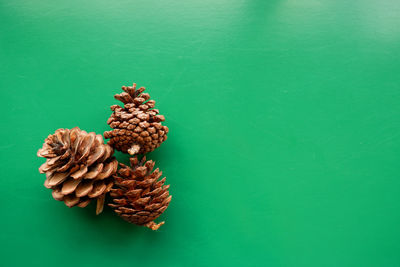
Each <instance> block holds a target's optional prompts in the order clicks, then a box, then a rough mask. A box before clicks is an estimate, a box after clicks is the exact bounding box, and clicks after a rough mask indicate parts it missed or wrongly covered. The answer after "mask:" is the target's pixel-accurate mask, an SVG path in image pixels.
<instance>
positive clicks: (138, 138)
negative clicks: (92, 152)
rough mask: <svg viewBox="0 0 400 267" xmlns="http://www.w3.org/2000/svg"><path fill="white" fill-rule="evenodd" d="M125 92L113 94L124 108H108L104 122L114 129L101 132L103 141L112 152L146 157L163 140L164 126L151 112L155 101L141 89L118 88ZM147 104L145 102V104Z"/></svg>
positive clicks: (116, 106) (156, 110)
mask: <svg viewBox="0 0 400 267" xmlns="http://www.w3.org/2000/svg"><path fill="white" fill-rule="evenodd" d="M122 90H124V91H125V92H123V93H121V94H117V95H115V96H114V97H115V99H117V100H119V101H121V102H122V103H124V107H123V108H122V107H121V106H118V105H113V106H111V110H112V111H113V114H112V115H111V116H110V118H109V119H108V121H107V123H108V124H109V125H110V126H111V128H113V129H114V130H111V131H106V132H104V138H106V139H110V140H109V141H108V144H109V145H111V146H112V147H114V148H115V149H117V150H119V151H122V152H124V153H127V152H128V153H129V154H131V155H135V154H137V153H139V154H146V153H148V152H151V151H153V150H154V149H156V148H157V147H159V146H160V145H161V143H162V142H164V141H165V140H166V139H167V133H168V127H167V126H163V125H162V124H161V122H162V121H164V120H165V118H164V116H163V115H158V113H159V111H158V109H154V106H155V101H154V100H149V99H150V95H149V94H147V93H143V91H144V90H145V88H144V87H140V88H139V89H137V90H136V84H135V83H134V84H133V86H128V87H126V86H122ZM146 101H147V102H146Z"/></svg>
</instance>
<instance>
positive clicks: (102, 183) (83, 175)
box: [37, 127, 118, 214]
mask: <svg viewBox="0 0 400 267" xmlns="http://www.w3.org/2000/svg"><path fill="white" fill-rule="evenodd" d="M113 153H114V151H113V149H112V148H111V147H110V146H109V145H106V144H104V141H103V137H102V136H101V135H99V134H98V135H96V134H95V133H93V132H92V133H87V132H85V131H82V130H81V129H79V128H78V127H75V128H73V129H71V130H69V129H58V130H57V131H56V132H55V133H54V134H52V135H49V136H48V137H47V138H46V140H45V142H44V144H43V147H42V148H41V149H39V151H38V152H37V155H38V156H39V157H43V158H47V160H46V163H44V164H43V165H42V166H40V168H39V172H40V173H45V174H46V181H45V183H44V186H45V187H47V188H49V189H52V190H53V197H54V199H56V200H59V201H64V203H65V205H67V206H68V207H73V206H78V207H82V208H83V207H86V206H87V205H88V204H89V202H90V201H91V200H92V199H97V209H96V213H97V214H99V213H100V212H101V211H102V209H103V204H104V196H105V194H106V193H107V192H109V191H110V190H111V187H112V185H113V177H112V176H113V175H114V174H115V173H116V171H117V168H118V162H117V160H116V159H115V158H114V157H113V156H112V155H113Z"/></svg>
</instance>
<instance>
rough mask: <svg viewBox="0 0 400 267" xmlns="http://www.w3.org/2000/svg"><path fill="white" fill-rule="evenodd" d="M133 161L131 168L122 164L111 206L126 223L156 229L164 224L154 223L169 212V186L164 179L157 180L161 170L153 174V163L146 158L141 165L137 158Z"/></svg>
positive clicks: (113, 189)
mask: <svg viewBox="0 0 400 267" xmlns="http://www.w3.org/2000/svg"><path fill="white" fill-rule="evenodd" d="M130 161H131V167H132V168H130V167H129V166H126V165H124V164H122V163H120V166H121V169H120V170H119V171H118V173H119V175H114V177H115V184H114V186H113V188H112V189H111V193H110V196H111V198H112V200H113V202H114V204H108V205H109V206H110V207H112V208H114V211H115V212H116V213H117V214H118V215H119V216H121V217H122V218H123V219H124V220H126V221H128V222H130V223H134V224H137V225H142V226H146V227H148V228H150V229H152V230H157V229H158V228H160V226H161V225H163V224H164V222H161V223H159V224H156V223H155V222H154V220H155V219H156V218H157V217H158V216H160V215H161V214H162V213H163V212H164V211H165V210H166V209H167V207H168V205H169V203H170V201H171V198H172V196H170V195H169V191H168V189H169V185H164V183H165V177H164V178H163V179H161V180H160V181H158V178H160V177H161V175H162V172H161V171H160V170H159V169H158V168H157V169H156V170H154V171H152V170H153V168H154V162H153V161H151V160H149V161H146V156H143V158H142V160H141V161H140V162H139V160H138V158H137V157H136V156H135V157H133V158H131V159H130Z"/></svg>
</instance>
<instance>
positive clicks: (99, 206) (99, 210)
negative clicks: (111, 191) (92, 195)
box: [96, 194, 106, 215]
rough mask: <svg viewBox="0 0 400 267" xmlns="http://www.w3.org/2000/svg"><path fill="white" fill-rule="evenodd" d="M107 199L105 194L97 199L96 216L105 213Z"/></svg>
mask: <svg viewBox="0 0 400 267" xmlns="http://www.w3.org/2000/svg"><path fill="white" fill-rule="evenodd" d="M105 197H106V195H104V194H103V195H101V196H99V197H98V198H97V206H96V215H99V214H100V213H102V212H103V207H104V199H105Z"/></svg>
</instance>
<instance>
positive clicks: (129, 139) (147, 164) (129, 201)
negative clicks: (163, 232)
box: [37, 84, 171, 230]
mask: <svg viewBox="0 0 400 267" xmlns="http://www.w3.org/2000/svg"><path fill="white" fill-rule="evenodd" d="M122 90H124V92H122V93H121V94H117V95H115V96H114V97H115V98H116V99H117V100H119V101H121V102H122V103H123V106H122V105H121V106H118V105H113V106H111V110H112V111H113V113H112V114H111V116H110V118H109V119H108V122H107V123H108V124H109V125H110V127H111V128H113V130H111V131H106V132H104V138H105V139H109V141H108V143H107V144H104V141H103V136H102V135H99V134H95V133H93V132H91V133H87V132H85V131H83V130H81V129H79V128H78V127H75V128H73V129H58V130H56V132H55V133H54V134H51V135H49V136H48V137H47V138H46V140H45V142H44V144H43V147H42V148H41V149H39V151H38V152H37V155H38V156H39V157H43V158H46V162H45V163H44V164H43V165H42V166H40V168H39V172H40V173H44V174H46V180H45V182H44V186H45V187H47V188H49V189H51V190H52V195H53V198H54V199H56V200H59V201H63V202H64V203H65V205H67V206H68V207H74V206H78V207H81V208H83V207H86V206H87V205H88V204H89V203H90V201H91V200H96V201H97V207H96V214H100V213H101V212H102V211H103V206H104V202H105V196H106V195H107V194H108V193H109V196H110V198H111V203H110V204H108V205H109V206H110V207H112V208H113V209H114V211H115V212H116V213H117V214H118V215H119V216H120V217H121V218H123V219H124V220H126V221H128V222H130V223H134V224H137V225H142V226H146V227H148V228H150V229H152V230H157V229H158V228H159V227H160V226H161V225H163V224H164V222H161V223H158V224H157V223H155V222H154V220H155V219H156V218H158V217H159V216H160V215H161V214H162V213H163V212H164V211H165V210H166V209H167V207H168V205H169V203H170V201H171V196H170V195H169V190H168V189H169V185H165V177H164V178H163V179H161V180H159V178H160V177H161V176H162V172H161V171H160V170H159V169H158V168H157V169H155V170H154V165H155V163H154V162H153V161H152V160H146V156H145V154H146V153H148V152H151V151H153V150H154V149H156V148H158V147H159V146H160V145H161V143H163V142H164V141H165V140H166V139H167V133H168V127H167V126H165V125H162V122H163V121H164V120H165V118H164V116H162V115H159V111H158V109H155V108H154V107H155V101H154V100H150V95H149V94H147V93H143V91H144V90H145V88H144V87H141V88H139V89H136V84H133V86H123V87H122ZM114 149H116V150H119V151H122V152H124V153H129V154H130V155H131V156H132V157H131V158H130V166H127V165H125V164H122V163H119V164H118V161H117V160H116V159H115V157H114V156H113V154H114ZM140 154H141V158H140V159H139V156H138V155H140ZM118 165H119V167H120V168H119V170H118Z"/></svg>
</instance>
